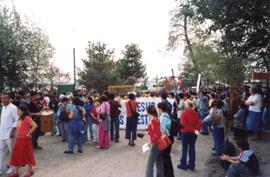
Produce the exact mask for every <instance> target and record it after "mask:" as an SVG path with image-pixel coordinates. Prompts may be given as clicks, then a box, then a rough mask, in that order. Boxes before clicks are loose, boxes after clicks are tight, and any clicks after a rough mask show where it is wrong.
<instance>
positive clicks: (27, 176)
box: [24, 171, 34, 177]
mask: <svg viewBox="0 0 270 177" xmlns="http://www.w3.org/2000/svg"><path fill="white" fill-rule="evenodd" d="M33 175H34V171H29V172H28V173H27V174H26V175H24V177H30V176H33Z"/></svg>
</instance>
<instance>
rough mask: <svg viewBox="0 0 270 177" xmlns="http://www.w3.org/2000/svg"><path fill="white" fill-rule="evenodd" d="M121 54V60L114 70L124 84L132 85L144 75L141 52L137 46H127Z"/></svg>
mask: <svg viewBox="0 0 270 177" xmlns="http://www.w3.org/2000/svg"><path fill="white" fill-rule="evenodd" d="M122 54H123V58H122V59H120V60H119V61H118V62H117V68H116V70H117V72H118V73H119V76H120V78H121V80H122V81H123V83H124V84H132V85H133V84H135V83H136V82H138V81H139V80H140V79H142V78H144V77H145V75H146V73H145V65H144V64H143V63H142V50H141V49H140V48H139V46H138V45H137V44H128V45H126V47H125V50H123V51H122Z"/></svg>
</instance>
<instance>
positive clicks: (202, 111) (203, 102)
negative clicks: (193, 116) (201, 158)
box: [198, 91, 209, 135]
mask: <svg viewBox="0 0 270 177" xmlns="http://www.w3.org/2000/svg"><path fill="white" fill-rule="evenodd" d="M198 104H199V105H198V112H199V115H200V118H201V120H203V119H205V118H206V116H207V112H208V106H209V101H208V97H207V92H205V91H204V92H202V94H201V95H200V97H199V102H198ZM201 134H202V135H209V131H208V126H207V125H206V124H203V126H202V132H201Z"/></svg>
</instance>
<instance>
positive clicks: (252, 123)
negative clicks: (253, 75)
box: [246, 87, 262, 140]
mask: <svg viewBox="0 0 270 177" xmlns="http://www.w3.org/2000/svg"><path fill="white" fill-rule="evenodd" d="M246 105H247V106H249V109H248V110H249V111H248V117H247V123H246V129H247V131H250V132H253V133H254V135H253V137H252V140H257V139H258V138H259V133H260V131H261V107H262V97H261V95H259V94H258V89H257V88H256V87H253V88H251V90H250V97H249V98H248V99H247V101H246Z"/></svg>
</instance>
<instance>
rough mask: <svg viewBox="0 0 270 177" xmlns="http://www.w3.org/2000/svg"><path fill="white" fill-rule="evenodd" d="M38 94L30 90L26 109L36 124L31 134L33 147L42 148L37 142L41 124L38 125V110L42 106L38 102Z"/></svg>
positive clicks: (39, 110)
mask: <svg viewBox="0 0 270 177" xmlns="http://www.w3.org/2000/svg"><path fill="white" fill-rule="evenodd" d="M37 96H38V94H37V93H36V92H31V100H30V103H29V104H28V110H29V112H30V116H31V117H32V119H33V121H34V122H35V123H36V124H37V126H38V127H37V129H35V131H34V133H33V134H32V143H33V148H34V149H38V150H40V149H42V147H41V146H39V144H38V139H39V136H40V135H41V133H42V132H41V125H40V112H41V110H42V106H41V105H40V104H39V101H38V97H37Z"/></svg>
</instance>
